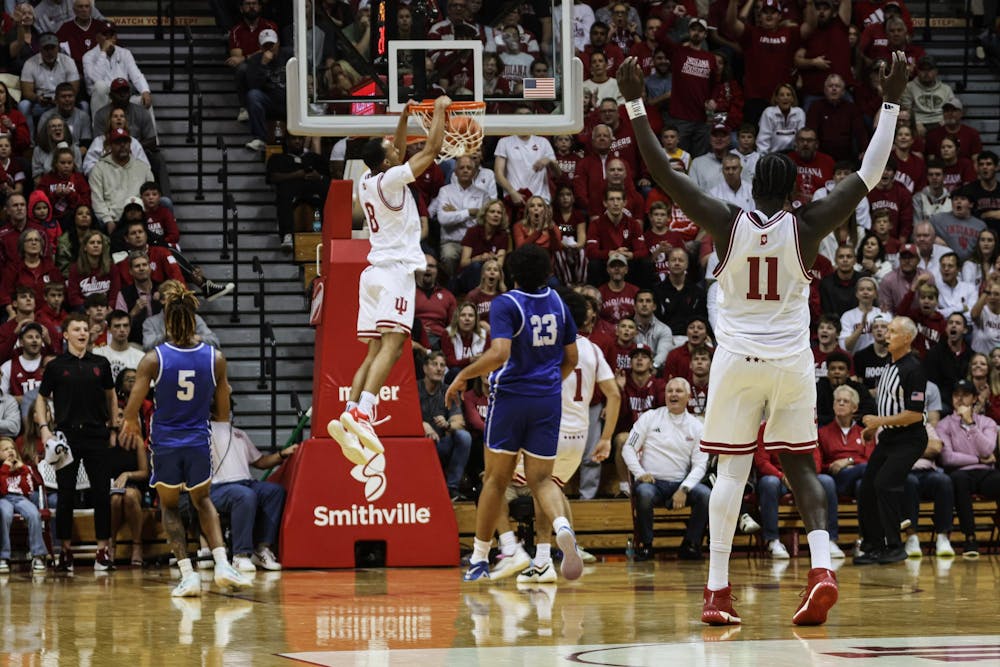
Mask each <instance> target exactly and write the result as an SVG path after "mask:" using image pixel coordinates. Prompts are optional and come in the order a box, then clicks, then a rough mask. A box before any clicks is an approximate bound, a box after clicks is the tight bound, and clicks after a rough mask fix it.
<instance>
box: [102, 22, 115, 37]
mask: <svg viewBox="0 0 1000 667" xmlns="http://www.w3.org/2000/svg"><path fill="white" fill-rule="evenodd" d="M98 32H100V33H102V34H105V35H113V34H115V33H117V32H118V26H116V25H115V24H114V23H112V22H111V21H106V22H105V23H104V25H103V26H102V27H101V28H100V29H98Z"/></svg>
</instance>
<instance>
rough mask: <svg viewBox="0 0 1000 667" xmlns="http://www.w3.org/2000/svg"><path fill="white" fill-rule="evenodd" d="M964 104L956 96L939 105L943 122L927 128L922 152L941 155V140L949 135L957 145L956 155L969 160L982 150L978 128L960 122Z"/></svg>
mask: <svg viewBox="0 0 1000 667" xmlns="http://www.w3.org/2000/svg"><path fill="white" fill-rule="evenodd" d="M963 112H964V106H963V105H962V100H960V99H958V97H952V98H951V99H949V100H946V101H945V103H944V104H943V105H941V115H942V117H943V122H942V124H941V125H939V126H937V127H935V128H933V129H931V130H928V131H927V137H926V141H925V143H924V153H925V154H926V155H928V156H930V155H936V156H939V157H940V156H941V150H940V147H941V140H942V139H944V138H945V137H950V138H951V139H953V140H954V142H955V145H956V146H957V147H959V151H958V156H959V157H964V158H968V159H969V160H970V161H971V160H974V159H975V158H976V155H978V154H979V152H980V151H981V150H983V142H982V139H981V138H980V136H979V130H977V129H975V128H974V127H970V126H969V125H966V124H965V123H963V122H962V113H963Z"/></svg>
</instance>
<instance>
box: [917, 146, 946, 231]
mask: <svg viewBox="0 0 1000 667" xmlns="http://www.w3.org/2000/svg"><path fill="white" fill-rule="evenodd" d="M949 212H951V190H950V189H949V188H947V187H946V186H945V183H944V167H943V165H942V164H941V161H940V160H937V159H935V158H931V159H930V160H928V162H927V185H926V186H925V187H924V189H923V190H919V191H918V192H915V193H914V194H913V220H914V221H915V222H918V223H919V222H930V219H931V216H932V215H934V214H935V213H949Z"/></svg>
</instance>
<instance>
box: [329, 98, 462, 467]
mask: <svg viewBox="0 0 1000 667" xmlns="http://www.w3.org/2000/svg"><path fill="white" fill-rule="evenodd" d="M449 104H451V99H450V98H448V97H447V96H442V97H439V98H437V99H436V100H434V117H433V119H432V120H431V125H430V128H429V129H428V131H427V141H426V142H425V143H424V147H423V148H422V149H420V151H418V152H417V153H416V154H415V155H413V157H411V158H410V159H409V160H407V161H406V162H403V158H404V157H405V155H406V133H407V120H408V118H409V115H410V107H409V105H407V107H406V108H405V109H404V110H403V113H402V114H401V115H400V117H399V122H398V123H397V125H396V134H395V136H394V137H393V138H392V141H390V140H389V139H387V138H375V139H371V140H369V141H368V143H366V144H365V146H364V149H363V151H362V154H361V155H362V158H363V160H364V163H365V165H367V166H368V169H369V170H370V171H369V172H368V173H367V174H365V175H364V176H362V177H361V180H360V181H359V183H358V202H359V204H360V205H361V209H362V211H363V213H364V216H365V220H366V221H367V223H368V230H369V232H370V236H369V239H368V241H369V243H370V244H371V251H370V252H369V253H368V264H369V266H368V267H367V268H365V270H364V271H363V272H362V273H361V281H360V284H359V285H358V329H357V331H358V338H359V339H361V340H362V341H364V342H367V344H368V353H367V355H366V356H365V360H364V361H363V362H361V366H359V367H358V370H357V371H356V372H355V373H354V379H353V380H352V381H351V393H350V397H349V398H348V401H347V406H346V408H345V409H344V412H343V414H341V415H340V418H339V419H333V420H331V421H330V423H329V424H327V431H328V432H329V433H330V437H332V438H333V439H334V440H336V441H337V442H338V443H339V444H340V447H341V449H342V450H343V453H344V456H346V457H347V458H348V460H350V461H351V462H352V463H355V464H358V465H364V464H365V463H367V462H368V460H369V459H370V458H371V456H370V455H369V454H368V453H367V452H365V451H364V450H363V449H362V446H364V447H366V448H368V449H369V450H371V451H372V452H375V453H379V454H380V453H382V452H383V451H384V447H383V446H382V443H381V441H380V440H379V438H378V435H377V434H376V433H375V420H374V416H375V406H376V405H378V393H379V391H380V390H381V389H382V385H383V383H385V380H386V378H388V377H389V372H390V371H391V370H392V367H393V366H394V365H395V363H396V360H398V359H399V356H400V354H402V352H403V344H404V343H405V342H406V339H407V338H409V337H410V328H411V327H412V326H413V312H414V308H415V304H414V300H415V298H416V293H417V285H416V281H415V278H414V275H413V272H414V271H417V270H418V269H419V270H423V269H425V268H426V261H425V259H424V251H423V250H422V249H421V248H420V215H419V214H418V212H417V202H416V200H414V198H413V194H412V193H411V192H410V189H409V187H408V186H409V184H410V183H412V182H413V181H415V180H416V179H418V178H420V176H421V174H423V173H424V171H426V170H427V168H428V167H430V166H431V164H432V163H433V162H434V159H435V158H436V157H437V155H438V152H439V151H440V150H441V145H442V143H443V141H444V127H445V117H446V113H447V108H448V105H449Z"/></svg>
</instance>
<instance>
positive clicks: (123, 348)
mask: <svg viewBox="0 0 1000 667" xmlns="http://www.w3.org/2000/svg"><path fill="white" fill-rule="evenodd" d="M106 320H107V330H108V333H109V334H110V335H111V339H110V340H109V341H108V344H107V345H102V346H100V347H95V348H94V354H96V355H98V356H100V357H104V358H106V359H107V360H108V361H109V362H110V363H111V376H112V377H113V378H115V380H116V381H117V379H118V377H119V375H121V373H122V371H125V370H133V371H134V370H136V369H137V368H138V367H139V362H140V361H142V357H143V351H142V347H140V346H139V345H137V344H135V343H133V342H131V337H132V319H131V318H130V317H129V314H128V313H127V312H125V311H124V310H112V311H111V312H110V313H108V316H107V318H106ZM125 398H126V400H127V399H128V396H127V395H126V396H125ZM122 407H123V408H124V406H122Z"/></svg>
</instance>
